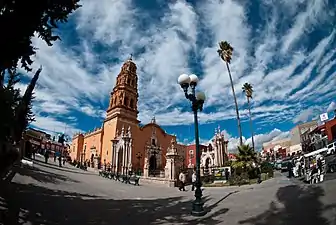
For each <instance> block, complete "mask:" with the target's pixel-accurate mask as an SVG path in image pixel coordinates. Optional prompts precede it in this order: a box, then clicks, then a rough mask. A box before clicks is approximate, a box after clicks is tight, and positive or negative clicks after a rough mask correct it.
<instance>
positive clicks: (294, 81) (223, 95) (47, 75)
mask: <svg viewBox="0 0 336 225" xmlns="http://www.w3.org/2000/svg"><path fill="white" fill-rule="evenodd" d="M303 3H304V4H308V5H307V8H306V10H305V11H304V12H299V9H300V6H301V4H303ZM82 4H83V7H82V8H80V9H79V10H78V11H77V12H76V13H75V15H74V16H73V17H72V19H73V21H74V22H75V23H76V30H75V31H77V32H78V33H79V35H80V40H79V42H80V44H78V46H73V47H69V46H65V45H63V43H62V42H57V43H56V44H55V45H54V46H53V47H47V46H46V45H45V44H44V43H43V42H42V41H40V40H38V39H34V44H35V45H36V47H37V48H38V49H39V50H38V53H37V56H36V60H35V64H34V67H35V68H37V67H39V65H43V72H42V74H41V77H40V80H39V82H38V87H37V89H36V102H38V104H36V106H35V108H34V110H36V112H38V113H42V112H48V113H50V114H52V115H56V114H66V113H68V112H71V111H73V110H77V111H80V112H83V113H85V114H87V115H89V116H94V117H100V118H101V117H103V116H104V114H105V110H106V107H107V106H106V105H104V104H103V103H105V102H106V100H107V98H108V97H109V92H110V91H111V89H112V87H113V85H114V82H115V76H116V75H117V74H118V73H119V70H120V67H121V65H122V63H123V61H124V60H125V59H126V58H127V57H128V55H129V54H130V53H134V61H135V62H136V64H137V67H138V76H139V95H140V96H139V98H140V99H139V111H140V114H139V119H140V120H141V121H142V122H143V123H146V122H149V120H150V119H151V118H152V117H153V116H154V115H155V116H156V118H157V121H158V123H159V124H160V125H179V124H191V123H193V116H192V113H191V112H185V111H184V110H182V109H181V108H182V107H181V105H184V106H187V105H188V104H189V103H188V102H187V100H186V99H185V98H184V96H183V92H182V90H181V88H180V87H179V86H178V85H177V84H176V80H177V77H178V76H179V74H181V73H194V72H197V71H193V69H192V68H190V67H191V66H190V61H191V60H193V61H195V60H196V59H195V58H192V59H191V58H190V55H191V54H190V53H193V54H194V55H197V57H196V58H200V61H199V62H195V63H197V64H199V65H200V67H202V70H203V73H204V74H201V75H200V77H201V78H202V79H201V82H200V84H199V86H198V87H197V88H198V89H200V90H203V91H205V92H206V94H207V100H206V103H205V108H204V111H203V112H202V113H200V114H199V121H200V122H201V123H210V122H215V121H218V120H226V119H232V118H235V117H236V115H235V111H234V107H233V98H232V93H231V87H230V81H229V78H228V74H227V71H226V67H225V64H224V63H223V62H222V61H221V59H220V58H219V57H218V55H217V52H216V50H217V48H218V46H217V45H218V41H221V40H227V41H229V42H230V43H231V44H232V46H233V47H234V55H233V59H232V63H231V65H230V66H231V71H232V76H233V80H234V86H235V90H236V93H237V98H238V104H239V108H240V114H241V117H242V120H243V121H244V120H246V118H247V117H246V116H247V110H246V99H245V96H244V95H243V94H242V92H241V86H242V85H243V83H245V82H249V83H251V84H252V85H253V86H254V91H255V92H254V97H253V100H252V112H253V118H254V119H255V120H258V125H262V124H265V123H270V122H271V123H275V122H279V121H281V122H283V121H286V120H287V121H290V120H292V118H293V117H295V116H296V115H298V114H299V113H300V112H301V111H302V110H304V109H305V108H307V105H308V104H311V103H312V102H313V103H314V102H315V101H317V100H316V96H317V95H319V96H321V98H323V99H325V98H324V97H323V96H329V95H330V93H332V91H333V88H334V87H335V82H336V81H335V79H333V78H332V76H330V75H329V73H330V70H331V69H332V68H333V66H334V65H335V63H334V62H333V61H332V59H333V56H334V55H335V53H336V52H335V51H334V50H332V48H330V44H331V42H332V41H333V40H334V36H335V32H334V33H331V34H330V35H329V36H328V37H326V38H324V39H323V40H322V41H320V42H319V43H316V46H315V48H314V49H312V50H310V51H307V50H306V49H303V48H299V49H297V48H296V44H297V43H298V40H301V39H304V37H306V36H307V32H306V31H307V30H309V29H311V28H313V27H315V25H316V24H317V22H320V21H325V20H326V18H327V17H328V15H329V14H325V13H323V10H324V7H325V2H324V1H320V2H308V3H307V1H304V0H297V1H280V2H278V1H272V0H265V1H264V2H263V4H262V5H261V10H264V11H262V12H261V13H262V14H263V15H264V19H265V26H264V27H263V26H260V28H259V27H258V29H259V30H258V29H256V27H253V26H252V25H251V24H248V10H249V9H248V8H247V7H248V5H246V4H243V3H242V2H241V1H231V0H227V1H219V0H209V1H204V2H203V3H201V4H197V7H193V6H191V5H190V4H188V3H187V2H186V1H183V0H178V1H173V2H170V3H168V7H167V8H165V12H164V13H162V15H161V17H160V18H155V19H154V18H153V19H152V18H150V17H151V15H147V14H144V13H143V12H141V11H139V9H137V8H135V5H134V4H133V3H132V1H131V0H125V1H110V0H101V1H100V3H99V4H96V3H95V2H93V1H90V0H83V2H82ZM286 16H287V17H288V18H290V19H293V21H294V23H293V26H292V27H290V28H289V29H287V30H286V31H285V33H286V35H283V31H282V30H280V29H279V26H280V25H281V23H282V21H283V18H284V17H286ZM301 22H302V23H301ZM75 31H74V32H75ZM203 31H205V32H203ZM201 32H203V34H201ZM255 33H256V35H257V36H253V35H254V34H255ZM282 36H283V38H281V37H282ZM203 39H204V40H203ZM198 42H202V43H201V44H199V43H198ZM97 43H98V44H99V45H102V46H103V48H105V50H104V54H105V55H104V56H103V55H100V53H98V52H97V51H96V49H95V47H96V44H97ZM78 49H80V54H79V55H78V53H75V52H76V51H78ZM329 49H331V50H329ZM110 58H113V60H112V59H111V60H110ZM302 67H304V69H303V71H300V68H302ZM316 67H317V68H316ZM315 68H316V70H317V71H318V73H319V74H318V76H316V77H315V79H313V80H312V81H310V79H311V78H312V76H313V75H314V74H313V71H314V69H315ZM307 81H310V83H307ZM322 87H323V88H322ZM318 101H320V100H318ZM321 101H323V100H321ZM315 104H316V102H315ZM210 108H215V110H211V111H210V110H208V109H210ZM308 112H309V111H308ZM308 112H306V114H307V113H308ZM301 114H302V113H300V116H301V117H302V118H299V120H298V119H297V118H295V119H294V120H295V121H296V120H298V121H300V120H305V116H304V115H301ZM297 117H299V116H297ZM50 118H55V117H50ZM78 122H79V123H80V122H81V121H78ZM256 129H257V127H256Z"/></svg>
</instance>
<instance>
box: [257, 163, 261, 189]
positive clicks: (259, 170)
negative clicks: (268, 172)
mask: <svg viewBox="0 0 336 225" xmlns="http://www.w3.org/2000/svg"><path fill="white" fill-rule="evenodd" d="M257 175H258V184H260V183H261V168H260V165H258V167H257Z"/></svg>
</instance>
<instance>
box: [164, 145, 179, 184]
mask: <svg viewBox="0 0 336 225" xmlns="http://www.w3.org/2000/svg"><path fill="white" fill-rule="evenodd" d="M177 158H178V153H177V148H176V141H175V139H172V140H171V146H170V147H169V148H168V149H167V154H166V167H165V178H166V179H167V180H168V183H169V186H170V187H173V186H174V185H175V182H176V181H177V169H178V168H177V163H176V162H177V161H176V160H177Z"/></svg>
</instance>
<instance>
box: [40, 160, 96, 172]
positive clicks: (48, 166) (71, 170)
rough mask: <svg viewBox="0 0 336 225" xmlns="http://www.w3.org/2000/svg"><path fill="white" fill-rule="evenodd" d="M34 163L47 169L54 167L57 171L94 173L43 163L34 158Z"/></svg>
mask: <svg viewBox="0 0 336 225" xmlns="http://www.w3.org/2000/svg"><path fill="white" fill-rule="evenodd" d="M34 163H35V164H37V165H39V166H41V167H46V168H49V169H54V170H59V171H63V172H68V173H77V174H85V175H95V174H90V173H88V172H80V171H75V168H73V169H71V168H67V167H64V166H62V167H59V166H58V165H53V164H51V163H45V162H43V161H41V160H38V159H35V160H34Z"/></svg>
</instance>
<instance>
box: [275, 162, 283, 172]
mask: <svg viewBox="0 0 336 225" xmlns="http://www.w3.org/2000/svg"><path fill="white" fill-rule="evenodd" d="M281 164H282V161H281V160H277V161H276V162H275V165H274V168H275V169H276V170H281Z"/></svg>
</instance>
